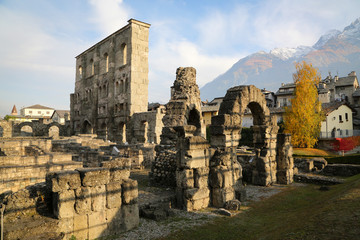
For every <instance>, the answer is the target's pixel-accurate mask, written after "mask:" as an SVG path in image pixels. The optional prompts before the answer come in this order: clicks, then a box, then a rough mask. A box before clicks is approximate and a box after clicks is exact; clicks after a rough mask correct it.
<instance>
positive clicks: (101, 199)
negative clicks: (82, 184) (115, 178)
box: [90, 185, 106, 212]
mask: <svg viewBox="0 0 360 240" xmlns="http://www.w3.org/2000/svg"><path fill="white" fill-rule="evenodd" d="M90 190H91V210H92V211H94V212H100V211H104V210H105V205H106V188H105V185H101V186H95V187H91V188H90Z"/></svg>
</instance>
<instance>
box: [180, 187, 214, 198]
mask: <svg viewBox="0 0 360 240" xmlns="http://www.w3.org/2000/svg"><path fill="white" fill-rule="evenodd" d="M209 196H210V190H209V189H208V188H191V189H186V190H184V197H185V198H186V199H191V200H199V199H203V198H207V197H209Z"/></svg>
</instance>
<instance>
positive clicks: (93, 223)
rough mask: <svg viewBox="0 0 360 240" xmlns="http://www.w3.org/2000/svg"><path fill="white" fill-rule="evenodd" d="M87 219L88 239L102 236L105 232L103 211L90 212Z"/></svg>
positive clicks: (105, 225)
mask: <svg viewBox="0 0 360 240" xmlns="http://www.w3.org/2000/svg"><path fill="white" fill-rule="evenodd" d="M88 220H89V239H96V238H100V237H103V236H104V235H105V234H106V228H107V223H106V216H105V211H101V212H92V213H91V214H89V215H88Z"/></svg>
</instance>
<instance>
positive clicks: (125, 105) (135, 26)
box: [70, 19, 150, 142]
mask: <svg viewBox="0 0 360 240" xmlns="http://www.w3.org/2000/svg"><path fill="white" fill-rule="evenodd" d="M149 27H150V24H147V23H144V22H140V21H137V20H135V19H130V20H129V21H128V25H126V26H125V27H123V28H121V29H120V30H118V31H116V32H115V33H113V34H111V35H110V36H108V37H106V38H105V39H103V40H102V41H100V42H99V43H97V44H95V45H94V46H92V47H91V48H89V49H88V50H86V51H84V52H83V53H81V54H80V55H78V56H77V57H76V82H75V92H74V93H73V94H71V96H70V102H71V103H70V115H71V127H72V131H73V133H75V134H78V133H87V134H89V133H94V134H97V135H98V136H99V137H102V138H104V139H110V140H112V141H118V142H126V141H127V136H128V135H129V134H130V133H129V131H128V129H127V123H128V122H129V121H130V118H131V116H132V115H133V114H134V113H138V112H147V105H148V82H149V80H148V52H149V48H148V45H149V44H148V38H149Z"/></svg>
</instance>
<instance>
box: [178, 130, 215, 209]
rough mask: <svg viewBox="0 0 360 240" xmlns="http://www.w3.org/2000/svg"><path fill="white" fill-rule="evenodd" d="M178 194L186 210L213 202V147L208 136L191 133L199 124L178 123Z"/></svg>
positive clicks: (202, 206) (180, 203)
mask: <svg viewBox="0 0 360 240" xmlns="http://www.w3.org/2000/svg"><path fill="white" fill-rule="evenodd" d="M176 131H177V132H178V134H179V138H178V141H177V149H178V151H177V163H176V164H177V169H176V198H177V204H178V207H179V208H182V209H184V210H186V211H193V210H199V209H202V208H206V207H208V206H209V203H210V189H209V187H208V175H209V159H210V155H211V154H210V151H209V144H208V142H207V140H206V139H205V138H203V137H201V136H192V134H193V133H194V132H195V131H196V127H195V126H192V125H188V126H184V127H177V128H176Z"/></svg>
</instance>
